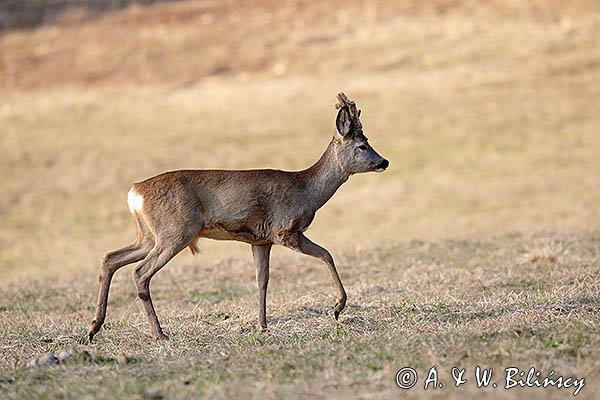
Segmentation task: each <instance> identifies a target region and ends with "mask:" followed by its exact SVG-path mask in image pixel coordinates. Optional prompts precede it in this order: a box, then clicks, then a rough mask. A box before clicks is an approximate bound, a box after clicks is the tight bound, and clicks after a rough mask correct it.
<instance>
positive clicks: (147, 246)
mask: <svg viewBox="0 0 600 400" xmlns="http://www.w3.org/2000/svg"><path fill="white" fill-rule="evenodd" d="M153 245H154V243H153V241H152V240H149V239H145V238H143V237H140V238H138V240H137V241H136V242H135V243H133V244H131V245H129V246H126V247H123V248H122V249H119V250H116V251H113V252H110V253H107V254H106V255H105V256H104V258H103V260H102V272H101V274H100V278H99V281H100V288H99V291H98V303H97V306H96V314H95V316H94V319H93V320H92V322H91V323H90V327H89V330H88V338H89V341H90V343H92V339H93V338H94V335H95V334H96V333H98V331H100V328H101V327H102V324H103V323H104V319H105V318H106V307H107V304H108V292H109V290H110V282H111V280H112V277H113V275H114V274H115V272H117V270H118V269H120V268H122V267H124V266H126V265H128V264H131V263H134V262H137V261H140V260H143V259H144V258H145V257H146V256H147V255H148V253H150V250H151V249H152V246H153Z"/></svg>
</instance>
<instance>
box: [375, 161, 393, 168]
mask: <svg viewBox="0 0 600 400" xmlns="http://www.w3.org/2000/svg"><path fill="white" fill-rule="evenodd" d="M389 166H390V162H389V161H388V160H385V159H384V160H383V161H381V162H380V163H379V164H377V169H386V168H387V167H389Z"/></svg>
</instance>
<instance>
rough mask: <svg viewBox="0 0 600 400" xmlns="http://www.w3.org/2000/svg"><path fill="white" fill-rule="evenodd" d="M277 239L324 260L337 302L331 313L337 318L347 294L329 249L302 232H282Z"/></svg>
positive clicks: (283, 243)
mask: <svg viewBox="0 0 600 400" xmlns="http://www.w3.org/2000/svg"><path fill="white" fill-rule="evenodd" d="M279 239H280V243H281V244H282V245H284V246H285V247H287V248H290V249H292V250H295V251H297V252H299V253H302V254H306V255H308V256H312V257H315V258H318V259H319V260H322V261H323V262H325V264H326V265H327V268H328V269H329V273H330V274H331V279H332V280H333V286H334V287H335V289H336V291H337V303H336V305H335V307H334V313H333V315H334V317H335V319H336V320H337V319H338V317H339V316H340V313H341V312H342V310H343V309H344V307H346V299H347V296H346V291H345V290H344V285H342V281H341V279H340V276H339V275H338V272H337V269H336V268H335V264H334V262H333V257H332V256H331V254H330V253H329V251H327V249H325V248H323V247H321V246H319V245H318V244H316V243H314V242H312V241H311V240H310V239H308V238H307V237H306V236H304V234H303V233H302V232H284V233H282V234H280V235H279Z"/></svg>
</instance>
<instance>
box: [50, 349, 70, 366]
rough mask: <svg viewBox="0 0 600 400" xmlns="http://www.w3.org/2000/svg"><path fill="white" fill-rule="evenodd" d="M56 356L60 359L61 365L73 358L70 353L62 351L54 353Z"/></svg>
mask: <svg viewBox="0 0 600 400" xmlns="http://www.w3.org/2000/svg"><path fill="white" fill-rule="evenodd" d="M54 355H55V356H56V358H57V359H58V362H59V363H65V362H68V361H70V360H71V358H73V354H71V353H70V352H68V351H66V350H60V351H58V352H56V353H54Z"/></svg>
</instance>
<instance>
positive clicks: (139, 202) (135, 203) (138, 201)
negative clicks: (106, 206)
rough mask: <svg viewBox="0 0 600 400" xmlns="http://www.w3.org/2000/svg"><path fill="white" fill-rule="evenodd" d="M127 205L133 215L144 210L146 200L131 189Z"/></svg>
mask: <svg viewBox="0 0 600 400" xmlns="http://www.w3.org/2000/svg"><path fill="white" fill-rule="evenodd" d="M127 205H128V206H129V212H130V213H132V214H133V213H135V212H137V211H140V210H141V209H142V206H143V205H144V198H143V197H142V196H141V195H139V194H137V193H136V192H134V191H133V188H131V190H130V191H129V193H127Z"/></svg>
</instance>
